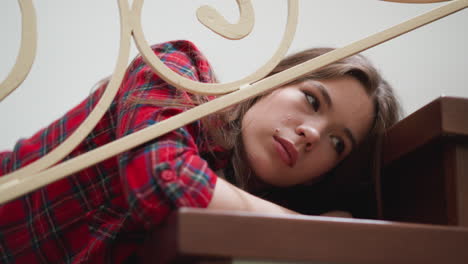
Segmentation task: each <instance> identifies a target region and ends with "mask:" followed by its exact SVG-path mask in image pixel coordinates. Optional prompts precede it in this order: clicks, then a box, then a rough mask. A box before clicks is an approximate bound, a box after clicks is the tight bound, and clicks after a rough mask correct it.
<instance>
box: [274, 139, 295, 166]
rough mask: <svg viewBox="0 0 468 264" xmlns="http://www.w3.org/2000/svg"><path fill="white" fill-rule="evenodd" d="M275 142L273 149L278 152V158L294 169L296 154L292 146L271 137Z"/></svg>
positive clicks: (282, 140) (283, 140) (285, 141)
mask: <svg viewBox="0 0 468 264" xmlns="http://www.w3.org/2000/svg"><path fill="white" fill-rule="evenodd" d="M273 138H274V140H275V143H276V144H275V148H276V151H278V153H279V156H280V158H281V159H282V160H283V161H284V162H285V163H286V164H287V165H288V166H289V167H294V165H295V164H296V161H297V156H298V152H297V150H296V147H295V146H294V144H292V143H291V142H290V141H289V140H287V139H284V138H282V137H277V136H274V137H273Z"/></svg>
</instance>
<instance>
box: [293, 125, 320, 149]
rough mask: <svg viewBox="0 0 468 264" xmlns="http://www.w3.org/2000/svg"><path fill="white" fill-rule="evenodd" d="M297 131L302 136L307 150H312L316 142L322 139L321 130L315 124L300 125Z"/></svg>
mask: <svg viewBox="0 0 468 264" xmlns="http://www.w3.org/2000/svg"><path fill="white" fill-rule="evenodd" d="M296 133H297V134H298V135H299V136H301V140H302V141H303V142H304V144H305V150H306V151H310V150H312V148H313V147H314V146H315V144H316V143H317V142H319V141H320V130H319V129H318V128H316V127H314V126H310V125H305V124H304V125H300V126H298V127H297V129H296Z"/></svg>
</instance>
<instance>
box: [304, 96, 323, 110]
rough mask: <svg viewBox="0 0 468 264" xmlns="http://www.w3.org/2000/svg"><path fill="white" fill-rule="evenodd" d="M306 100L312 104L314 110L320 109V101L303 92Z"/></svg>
mask: <svg viewBox="0 0 468 264" xmlns="http://www.w3.org/2000/svg"><path fill="white" fill-rule="evenodd" d="M304 95H305V97H306V100H307V102H308V103H309V104H310V105H311V106H312V108H313V109H314V111H315V112H317V111H318V110H319V109H320V101H319V100H318V99H317V97H315V96H314V95H312V94H309V93H304Z"/></svg>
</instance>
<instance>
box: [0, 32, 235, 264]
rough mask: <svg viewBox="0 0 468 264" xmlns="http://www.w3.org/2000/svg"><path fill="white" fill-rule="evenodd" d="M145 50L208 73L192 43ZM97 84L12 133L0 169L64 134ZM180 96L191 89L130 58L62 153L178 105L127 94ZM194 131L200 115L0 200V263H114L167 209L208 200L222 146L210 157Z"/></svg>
mask: <svg viewBox="0 0 468 264" xmlns="http://www.w3.org/2000/svg"><path fill="white" fill-rule="evenodd" d="M153 50H154V52H155V53H156V54H157V55H158V56H159V57H160V58H161V60H162V61H164V63H165V64H166V65H167V66H168V67H170V68H171V69H172V70H174V71H176V72H177V73H179V74H180V75H183V76H185V77H187V78H190V79H192V80H197V81H200V82H213V80H214V77H213V75H212V72H211V69H210V66H209V64H208V62H207V61H206V59H205V58H204V57H203V55H202V54H201V53H200V52H199V51H198V49H197V48H196V47H195V46H193V44H191V43H189V42H186V41H174V42H169V43H164V44H160V45H156V46H154V47H153ZM104 89H105V85H104V86H103V87H101V88H99V89H98V90H97V91H96V92H94V93H93V94H92V95H90V96H89V97H88V98H87V99H86V100H84V101H83V102H82V103H81V104H79V105H78V106H77V107H75V108H73V109H72V110H71V111H69V112H68V113H67V114H65V115H64V116H63V117H62V118H60V119H58V120H57V121H55V122H54V123H52V124H51V125H50V126H48V127H46V128H45V129H42V130H41V131H39V132H38V133H36V134H35V135H33V136H32V137H31V138H29V139H26V140H21V141H19V142H18V143H17V144H16V146H15V148H14V150H13V151H11V152H10V151H9V152H3V153H0V162H1V163H0V176H1V175H4V174H7V173H9V172H12V171H14V170H16V169H18V168H20V167H22V166H25V165H27V164H29V163H31V162H33V161H35V160H37V159H39V158H41V157H42V156H44V155H45V154H46V153H48V152H49V151H51V150H52V149H53V148H55V147H56V146H58V145H59V144H60V143H61V142H63V141H64V140H65V139H66V137H67V136H68V135H70V133H71V132H73V131H74V130H75V129H76V128H77V127H78V125H79V124H80V123H81V122H82V121H83V120H84V119H85V118H86V117H87V115H88V114H89V113H90V112H91V111H92V109H93V106H94V105H95V104H96V103H97V101H98V99H99V98H100V96H101V95H102V93H103V90H104ZM179 95H180V96H182V97H186V98H188V97H189V95H188V94H187V93H185V92H180V91H177V90H176V89H175V88H174V87H172V86H170V85H168V84H167V83H166V82H164V81H163V80H162V79H160V78H159V77H158V76H157V75H155V74H154V73H152V70H151V69H150V68H149V67H148V66H147V65H146V64H145V63H144V62H143V60H142V58H141V57H138V58H136V59H135V60H134V61H133V62H132V63H131V65H130V66H129V68H128V70H127V73H126V75H125V77H124V80H123V82H122V85H121V87H120V90H119V92H118V94H117V96H116V99H115V100H114V101H113V103H112V105H111V106H110V108H109V109H108V111H107V112H106V114H105V115H104V117H103V118H102V120H100V122H99V123H98V124H97V126H96V127H95V128H94V130H93V131H92V132H91V133H90V135H88V136H87V137H86V139H85V140H84V141H83V142H82V143H81V144H80V145H79V146H78V147H77V148H76V149H75V150H74V151H73V152H72V153H71V154H70V155H69V156H68V157H67V158H66V159H69V158H71V157H74V156H77V155H80V154H82V153H85V152H87V151H89V150H91V149H94V148H97V147H99V146H102V145H104V144H106V143H109V142H111V141H113V140H115V139H117V138H120V137H123V136H125V135H128V134H130V133H132V132H135V131H137V130H140V129H142V128H145V127H147V126H150V125H152V124H154V123H157V122H158V121H160V120H163V119H166V118H169V117H171V116H173V115H175V114H178V113H180V112H181V111H183V110H181V109H178V108H174V107H158V106H153V105H146V104H136V103H134V102H133V101H132V100H130V99H131V98H135V97H138V98H145V99H157V100H171V99H173V98H174V97H176V96H179ZM201 134H202V130H201V126H200V122H195V123H193V124H190V125H188V126H185V127H183V128H180V129H177V130H175V131H173V132H170V133H168V134H166V135H164V136H161V137H159V138H157V139H155V140H152V141H150V142H148V143H146V144H144V145H143V146H140V147H137V148H135V149H132V150H131V151H128V152H125V153H122V154H120V155H117V156H116V157H113V158H110V159H108V160H106V161H104V162H101V163H99V164H97V165H95V166H92V167H89V168H87V169H85V170H82V171H80V172H79V173H76V174H74V175H71V176H69V177H67V178H66V179H63V180H60V181H57V182H55V183H52V184H49V185H48V186H46V187H44V188H41V189H39V190H37V191H34V192H32V193H30V194H27V195H25V196H23V197H21V198H18V199H16V200H14V201H11V202H9V203H7V204H4V205H1V206H0V262H1V263H120V262H123V261H124V260H126V259H128V257H129V256H132V255H134V254H135V252H136V250H137V248H138V247H140V246H141V243H142V241H143V239H144V235H145V234H146V233H147V232H148V230H149V229H151V228H153V227H155V226H156V225H158V224H160V223H161V222H162V221H163V220H164V219H165V218H166V217H167V215H168V214H169V213H170V212H171V211H173V210H175V209H177V208H179V207H182V206H190V207H206V206H207V205H208V203H209V201H210V199H211V197H212V192H213V188H214V186H215V183H216V175H215V173H214V172H213V170H218V169H221V168H222V167H223V166H224V165H226V160H227V157H228V155H227V153H225V152H222V150H220V153H215V154H216V159H215V158H214V157H213V156H210V155H212V153H211V154H210V152H209V150H208V149H207V142H206V141H204V138H205V137H203V136H201ZM218 149H219V148H218ZM223 155H224V156H223ZM222 157H225V158H222ZM207 160H209V162H208V161H207ZM32 177H33V176H32Z"/></svg>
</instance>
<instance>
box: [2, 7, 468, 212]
mask: <svg viewBox="0 0 468 264" xmlns="http://www.w3.org/2000/svg"><path fill="white" fill-rule="evenodd" d="M117 1H118V3H119V8H120V22H121V23H120V25H121V30H120V34H121V35H120V38H121V39H120V52H119V57H118V61H117V64H116V66H115V70H114V73H113V74H112V78H111V80H110V83H109V85H108V87H107V88H106V91H105V93H104V94H103V96H102V97H101V99H100V101H99V102H98V104H97V105H96V107H95V109H94V110H93V111H92V113H91V114H90V115H89V117H88V118H87V119H86V120H85V121H84V122H83V123H82V124H81V125H80V127H79V128H78V129H77V130H76V131H75V133H73V134H72V135H71V136H70V137H69V138H68V139H67V140H66V141H65V142H63V143H62V144H61V145H60V146H58V147H57V148H56V149H54V150H53V151H51V152H50V153H49V154H47V155H46V156H44V157H43V158H41V159H40V160H38V161H36V162H34V163H32V164H30V165H28V166H26V167H24V168H21V169H19V170H17V171H15V172H13V173H11V174H9V175H5V176H3V177H1V178H0V204H1V203H4V202H7V201H9V200H12V199H14V198H17V197H19V196H21V195H24V194H26V193H28V192H30V191H33V190H35V189H37V188H40V187H42V186H45V185H47V184H49V183H52V182H54V181H57V180H59V179H62V178H65V177H66V176H67V175H70V174H73V173H75V172H77V171H79V170H82V169H84V168H86V167H89V166H92V165H94V164H96V163H98V162H101V161H103V160H105V159H108V158H110V157H112V156H114V155H117V154H119V153H121V152H123V151H126V150H129V149H131V148H133V147H135V146H138V145H140V144H142V143H145V142H147V141H149V140H151V139H154V138H156V137H158V136H160V135H163V134H165V133H167V132H169V131H171V130H174V129H176V128H179V127H182V126H184V125H186V124H188V123H191V122H193V121H195V120H197V119H200V118H202V117H204V116H206V115H209V114H211V113H214V112H216V111H219V110H221V109H224V108H226V107H229V106H231V105H234V104H237V103H239V102H241V101H243V100H246V99H248V98H251V97H254V96H257V95H259V94H261V93H264V92H266V91H269V90H272V89H275V88H277V87H280V86H281V85H283V84H286V83H288V82H290V81H292V80H294V79H297V78H299V77H301V76H303V75H305V74H307V73H308V72H311V71H314V70H316V69H318V68H320V67H323V66H325V65H328V64H330V63H333V62H335V61H337V60H340V59H342V58H345V57H348V56H352V55H354V54H356V53H359V52H362V51H364V50H366V49H369V48H371V47H373V46H376V45H379V44H380V43H382V42H385V41H388V40H390V39H393V38H395V37H397V36H399V35H402V34H405V33H407V32H409V31H412V30H414V29H416V28H419V27H421V26H423V25H426V24H428V23H431V22H433V21H435V20H438V19H440V18H443V17H445V16H448V15H450V14H452V13H454V12H457V11H460V10H462V9H464V8H466V7H468V0H454V1H451V2H450V3H448V4H446V5H443V6H441V7H438V8H436V9H434V10H432V11H429V12H426V13H424V14H422V15H419V16H417V17H415V18H412V19H409V20H407V21H406V22H403V23H400V24H398V25H395V26H393V27H390V28H388V29H386V30H384V31H381V32H379V33H377V34H374V35H371V36H369V37H366V38H364V39H361V40H359V41H356V42H354V43H351V44H349V45H347V46H345V47H342V48H339V49H336V50H334V51H332V52H329V53H327V54H324V55H322V56H320V57H317V58H315V59H312V60H310V61H307V62H305V63H302V64H300V65H297V66H296V67H293V68H290V69H288V70H285V71H283V72H280V73H277V74H274V75H272V76H269V77H268V78H264V79H262V78H263V77H264V76H266V75H267V74H268V73H269V71H271V69H273V67H274V66H276V65H277V63H278V62H279V61H280V60H281V59H282V58H283V56H284V55H285V54H286V51H287V49H288V48H289V44H290V43H291V41H292V38H293V35H294V31H295V28H296V24H297V15H298V14H297V9H298V3H297V0H289V5H288V22H287V26H286V32H285V34H284V36H283V41H282V42H281V45H280V47H279V48H278V49H277V52H276V53H275V55H274V56H273V58H272V59H270V60H269V61H268V62H267V63H266V64H265V65H264V66H263V67H262V68H260V69H259V70H257V71H256V72H255V73H254V74H252V75H250V76H248V77H246V78H244V79H242V80H239V81H235V82H232V83H228V84H201V83H197V82H192V81H189V80H188V79H185V78H184V77H181V76H178V75H177V74H174V73H173V72H172V71H170V70H168V69H167V68H166V66H165V65H164V64H162V63H161V61H159V59H158V58H157V57H156V56H155V55H154V54H153V52H152V51H151V49H150V48H149V45H148V44H147V42H146V40H145V39H144V35H143V33H142V29H141V24H140V16H141V9H142V6H143V0H135V1H134V2H133V6H132V8H131V9H130V7H129V5H128V2H127V0H117ZM386 1H391V2H405V3H432V2H442V1H430V0H429V1H424V0H422V1H418V0H406V1H403V0H401V1H398V0H395V1H392V0H386ZM18 2H19V3H20V5H22V7H27V8H22V15H23V19H24V17H25V16H28V15H30V14H31V13H27V12H28V11H27V10H33V6H32V2H31V0H18ZM237 4H238V6H239V10H240V13H241V15H240V17H241V18H240V20H239V23H237V24H234V25H229V24H228V23H227V22H226V21H225V20H224V19H221V18H220V15H219V14H217V12H215V11H214V10H213V9H210V8H208V7H202V8H201V9H199V11H198V16H199V20H201V21H202V23H204V24H205V25H207V26H208V27H209V28H210V29H211V30H213V31H215V32H216V33H218V34H220V35H223V36H225V37H227V38H232V39H236V38H241V37H243V36H245V35H246V34H248V33H249V32H250V27H251V26H252V25H253V9H252V7H251V3H250V0H237ZM30 18H31V20H30V21H26V22H25V21H24V20H23V40H22V45H23V43H24V42H25V41H24V40H25V39H26V38H28V40H29V38H32V37H33V36H34V38H35V33H34V34H29V35H28V34H26V33H25V31H26V30H28V28H29V29H31V28H32V29H34V32H35V16H34V15H31V16H30ZM31 21H32V22H31ZM219 21H220V22H219ZM132 34H133V36H134V40H135V42H136V44H137V46H138V49H139V51H140V52H141V54H142V56H143V57H144V59H145V61H146V62H147V63H148V64H149V65H150V66H151V67H152V69H153V70H154V71H156V72H157V73H158V74H159V75H160V76H161V78H163V79H164V80H166V81H167V82H169V83H171V84H172V85H174V86H176V87H177V88H180V89H185V90H188V91H191V92H194V93H202V94H224V95H222V96H219V97H218V98H217V99H215V100H212V101H210V102H208V103H205V104H203V105H200V106H197V107H195V108H192V109H190V110H188V111H186V112H184V113H181V114H178V115H176V116H174V117H171V118H170V119H167V120H165V121H163V122H160V123H158V124H155V125H153V126H150V127H148V128H146V129H143V130H140V131H138V132H135V133H133V134H131V135H128V136H126V137H123V138H121V139H119V140H116V141H113V142H111V143H109V144H107V145H105V146H102V147H100V148H97V149H94V150H92V151H89V152H88V153H85V154H83V155H80V156H78V157H75V158H73V159H70V160H67V161H65V162H62V163H60V164H58V165H55V166H53V165H54V164H56V163H57V162H59V161H60V160H61V159H63V158H64V157H65V156H66V155H68V154H69V153H70V152H71V150H72V149H73V148H74V147H75V146H77V145H78V144H79V143H80V142H81V141H82V140H83V139H84V138H85V137H86V136H87V135H88V134H89V133H90V132H91V130H92V129H93V128H94V126H95V125H96V124H97V122H98V121H99V120H100V118H101V117H102V115H103V114H104V113H105V111H106V110H107V108H108V107H109V105H110V103H111V102H112V100H113V99H114V96H115V94H116V92H117V89H118V87H119V86H120V83H121V81H122V78H123V75H124V72H125V69H126V67H127V64H128V57H129V48H130V37H131V35H132ZM25 35H26V36H25ZM33 41H34V47H33V48H31V47H29V49H28V50H29V52H24V54H26V55H22V54H23V49H21V51H20V56H19V58H18V60H20V59H21V58H22V56H24V57H26V59H24V60H25V61H28V62H29V63H28V65H29V66H27V67H25V68H22V70H21V71H19V72H22V73H21V74H18V76H24V77H23V79H22V80H24V78H25V76H26V75H27V72H28V71H29V68H30V67H31V64H32V61H33V59H34V52H31V50H32V51H35V39H34V40H33ZM28 54H29V56H27V55H28ZM31 57H32V58H31ZM17 64H21V62H18V61H17ZM15 67H16V66H15ZM12 72H16V68H14V70H13V71H12ZM14 75H16V73H15V74H14ZM8 78H9V77H8ZM8 78H7V79H8ZM15 79H16V77H15ZM20 79H21V78H18V80H20ZM22 80H20V81H19V82H12V83H13V84H11V83H10V82H9V81H8V82H4V83H7V84H8V85H9V86H8V87H6V85H4V83H2V85H4V86H0V88H3V87H6V88H7V89H6V90H8V89H10V91H9V92H11V91H12V90H14V88H13V89H11V87H12V86H17V85H19V84H20V83H21V82H22ZM240 88H244V89H240ZM0 92H1V89H0ZM9 92H7V94H8V93H9ZM32 174H35V175H34V176H33V175H32Z"/></svg>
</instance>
